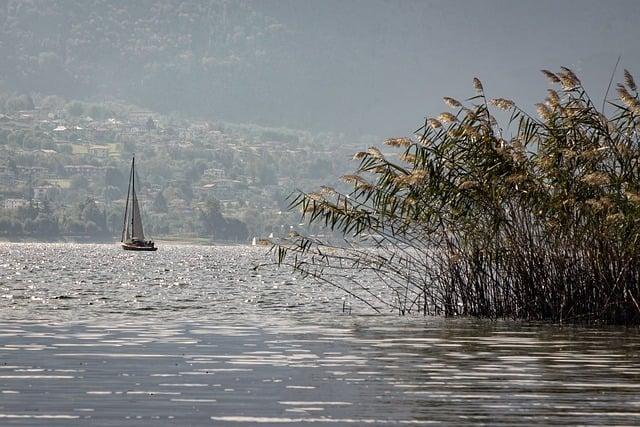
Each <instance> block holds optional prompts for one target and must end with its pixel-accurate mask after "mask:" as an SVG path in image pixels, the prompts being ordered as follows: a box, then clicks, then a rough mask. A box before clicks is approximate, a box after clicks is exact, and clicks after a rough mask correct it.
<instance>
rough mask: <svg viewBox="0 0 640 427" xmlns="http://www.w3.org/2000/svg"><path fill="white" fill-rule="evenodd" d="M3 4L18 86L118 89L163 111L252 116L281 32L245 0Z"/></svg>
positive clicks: (0, 40) (77, 91) (2, 40)
mask: <svg viewBox="0 0 640 427" xmlns="http://www.w3.org/2000/svg"><path fill="white" fill-rule="evenodd" d="M3 3H4V6H2V7H1V8H0V55H1V57H2V61H1V62H0V73H2V78H3V80H5V83H6V84H7V85H9V87H10V88H11V89H14V90H18V91H21V92H34V91H35V92H38V93H43V94H58V95H63V96H66V97H68V98H87V97H100V96H102V97H104V96H107V95H108V96H115V97H118V98H121V99H126V100H128V101H131V102H134V103H137V104H140V105H143V106H145V107H149V108H152V109H155V110H160V111H164V112H167V111H182V112H186V113H203V112H205V113H213V114H222V113H224V114H228V115H232V116H233V115H236V116H237V115H238V113H241V112H243V114H245V116H244V119H245V120H244V121H252V120H251V119H253V118H254V115H256V114H257V113H256V112H259V108H255V107H252V105H251V104H248V103H247V101H248V100H249V99H250V95H251V94H252V93H254V92H256V91H261V90H263V89H262V88H261V85H262V83H263V82H260V81H257V80H256V77H257V76H259V75H261V74H269V69H270V68H271V67H272V64H273V63H274V61H277V60H278V54H277V52H274V51H273V50H272V49H270V46H277V45H278V44H279V43H278V40H277V39H278V38H281V37H284V33H283V28H282V26H281V25H279V24H278V23H277V22H276V21H275V20H273V19H270V18H269V17H267V16H265V15H263V14H259V13H257V12H256V11H255V10H254V9H253V8H252V7H251V6H250V5H248V4H247V3H245V2H242V1H237V2H236V1H234V2H226V1H208V2H201V1H189V0H187V1H155V0H154V1H147V0H137V1H134V2H107V1H101V0H78V1H73V0H72V1H51V0H33V1H25V0H20V1H8V2H3ZM258 70H259V71H258ZM258 115H259V113H258ZM234 118H235V117H234ZM237 118H240V117H237Z"/></svg>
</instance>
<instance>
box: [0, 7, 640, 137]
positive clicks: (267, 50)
mask: <svg viewBox="0 0 640 427" xmlns="http://www.w3.org/2000/svg"><path fill="white" fill-rule="evenodd" d="M634 5H635V3H634V2H633V1H630V0H620V1H618V2H612V3H611V4H607V7H606V8H605V7H602V4H601V2H600V1H598V0H584V1H580V2H576V1H570V0H568V1H565V2H556V1H551V0H539V1H536V2H510V1H503V0H491V1H487V2H464V7H463V8H458V9H456V10H457V12H456V13H452V6H451V4H450V2H439V1H436V2H433V1H429V2H427V1H421V0H404V1H400V2H389V1H385V0H350V1H340V0H324V1H313V0H234V1H229V0H206V1H205V0H135V1H115V0H114V1H105V0H3V1H0V58H1V59H0V80H2V81H3V82H4V84H5V85H6V87H5V88H4V89H5V91H7V90H9V91H14V92H18V93H27V94H30V95H32V96H33V95H50V94H56V95H62V96H64V97H65V98H67V99H80V100H87V101H97V102H101V101H105V100H110V99H114V98H115V99H118V100H122V101H125V102H126V103H130V104H135V105H140V106H142V107H144V108H147V109H150V110H154V111H159V112H162V113H171V112H179V113H182V114H183V115H188V116H191V117H194V118H202V119H207V120H209V119H214V120H223V121H227V122H237V123H254V124H260V125H265V126H276V127H289V128H297V129H310V130H314V131H325V130H328V131H339V132H347V133H348V134H352V135H353V134H362V133H365V134H373V135H380V136H391V135H397V134H406V133H407V132H410V131H411V130H412V129H413V127H414V126H415V125H416V123H419V122H420V121H422V119H423V117H424V115H427V114H437V113H438V112H439V111H440V110H439V109H441V108H442V105H441V103H440V99H441V98H442V96H454V97H464V96H467V95H468V93H469V92H468V88H469V87H468V86H466V85H467V84H468V83H470V81H471V79H472V78H473V77H474V76H478V77H480V78H481V79H482V80H483V83H485V88H486V89H487V90H488V91H489V92H490V93H491V96H496V97H497V96H509V97H511V98H514V99H516V100H519V101H521V103H522V104H523V105H524V106H525V107H526V106H528V105H533V104H534V103H535V102H539V101H540V100H539V99H538V98H537V96H534V94H537V93H539V90H540V89H541V88H544V87H545V83H544V80H543V79H542V78H541V77H539V76H538V75H537V74H538V70H539V69H540V68H551V69H555V68H557V67H558V66H559V65H568V66H571V67H572V68H574V69H575V70H576V71H577V72H580V73H581V76H584V80H585V81H586V82H587V83H589V82H590V81H593V82H595V83H596V87H601V86H602V82H603V81H608V79H609V76H610V74H611V69H612V67H613V65H614V64H615V62H616V58H617V56H618V55H619V54H621V55H622V56H623V60H622V63H621V66H623V67H626V68H630V69H632V70H634V69H636V70H637V66H638V61H637V60H636V58H638V54H637V53H638V49H637V48H636V46H637V43H636V40H637V36H636V35H637V30H636V27H637V25H636V23H637V19H638V16H639V15H640V9H638V8H637V7H633V6H634ZM514 17H517V18H518V19H514ZM542 21H544V22H546V23H547V29H546V30H545V31H544V32H540V31H539V28H538V23H539V22H542ZM567 35H570V37H568V36H567ZM612 46H617V47H616V49H613V50H612V48H611V47H612ZM523 82H526V84H523ZM532 82H539V87H536V86H535V83H533V84H532ZM452 88H454V89H456V90H454V91H453V93H452Z"/></svg>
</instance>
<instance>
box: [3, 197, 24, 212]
mask: <svg viewBox="0 0 640 427" xmlns="http://www.w3.org/2000/svg"><path fill="white" fill-rule="evenodd" d="M26 206H29V201H28V200H27V199H5V201H4V208H5V209H8V210H16V209H20V208H24V207H26Z"/></svg>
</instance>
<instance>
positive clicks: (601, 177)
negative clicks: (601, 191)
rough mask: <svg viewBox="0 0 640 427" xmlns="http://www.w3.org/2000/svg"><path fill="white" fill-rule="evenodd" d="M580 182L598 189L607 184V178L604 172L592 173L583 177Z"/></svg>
mask: <svg viewBox="0 0 640 427" xmlns="http://www.w3.org/2000/svg"><path fill="white" fill-rule="evenodd" d="M581 181H582V182H584V183H585V184H588V185H591V186H594V187H600V186H604V185H607V184H609V176H608V175H607V174H606V173H604V172H593V173H588V174H586V175H585V176H583V177H582V179H581Z"/></svg>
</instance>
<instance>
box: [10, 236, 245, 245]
mask: <svg viewBox="0 0 640 427" xmlns="http://www.w3.org/2000/svg"><path fill="white" fill-rule="evenodd" d="M154 241H155V243H156V245H163V244H164V245H166V244H174V245H176V244H177V245H197V246H251V243H250V242H229V241H216V240H210V239H205V238H197V237H194V238H184V237H171V236H168V237H163V238H159V239H154ZM0 243H77V244H104V245H108V244H113V245H115V244H118V243H119V241H118V240H115V239H93V238H78V237H69V236H63V237H60V238H57V239H36V238H33V237H15V238H8V237H0Z"/></svg>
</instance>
